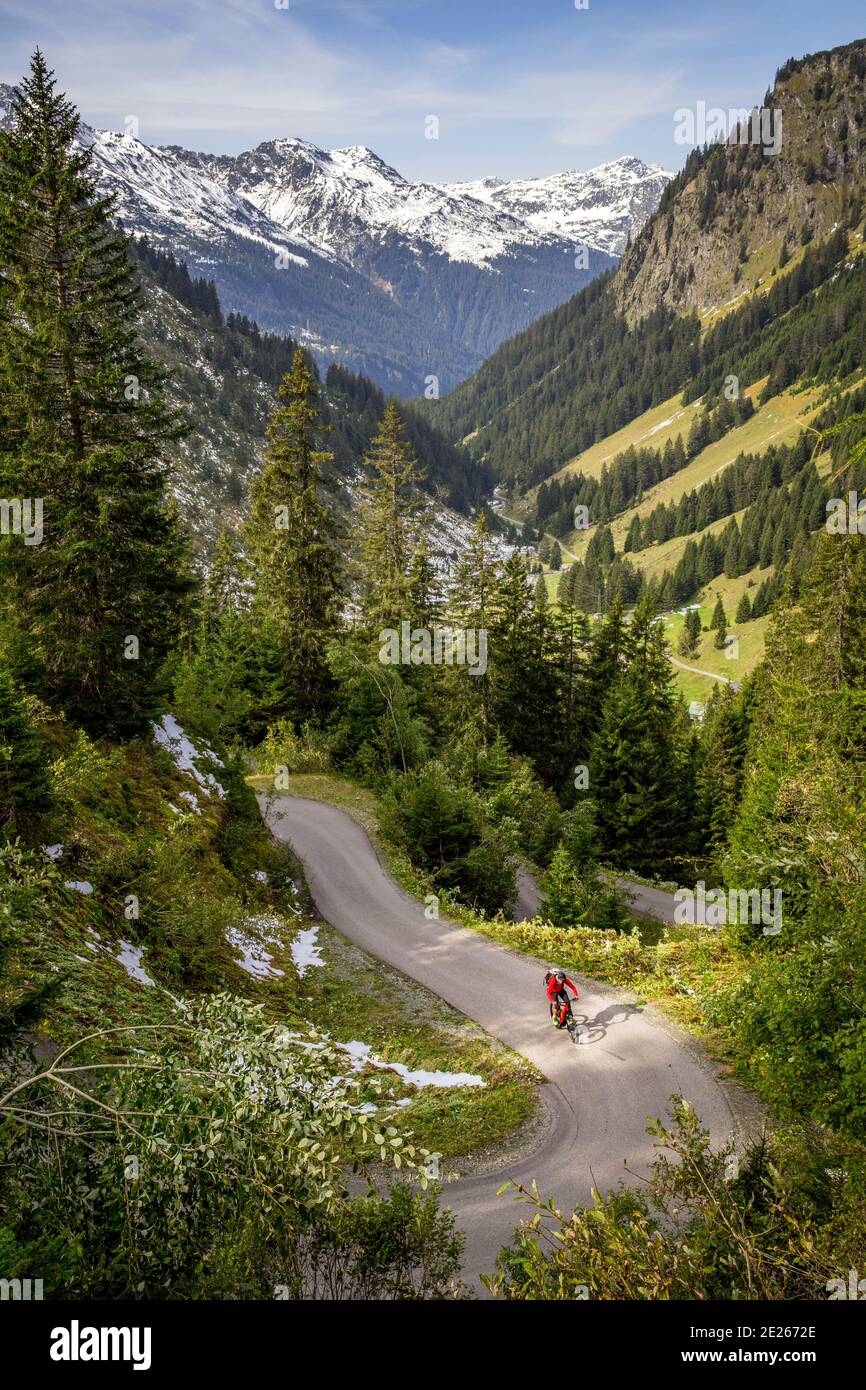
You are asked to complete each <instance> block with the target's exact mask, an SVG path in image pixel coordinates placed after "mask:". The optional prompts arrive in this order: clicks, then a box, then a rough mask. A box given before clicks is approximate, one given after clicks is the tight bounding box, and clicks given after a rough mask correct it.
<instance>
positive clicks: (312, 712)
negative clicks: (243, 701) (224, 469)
mask: <svg viewBox="0 0 866 1390" xmlns="http://www.w3.org/2000/svg"><path fill="white" fill-rule="evenodd" d="M277 394H278V398H279V403H278V404H277V406H276V407H275V408H274V410H273V412H272V413H271V417H270V423H269V425H268V448H267V452H266V455H265V461H264V466H263V468H262V471H261V473H260V474H259V475H258V477H257V478H256V479H255V481H254V482H253V485H252V488H251V491H250V499H251V510H250V520H249V523H248V525H247V542H248V550H249V554H250V558H251V562H252V568H253V582H254V612H255V613H256V614H257V615H258V616H259V618H260V619H261V620H262V622H263V623H264V624H265V625H266V626H267V628H268V629H269V630H270V632H271V633H272V634H273V640H274V644H275V647H276V650H277V652H278V654H279V660H280V664H281V668H282V671H283V682H284V691H285V699H286V703H287V708H286V712H287V713H289V714H290V715H291V716H292V717H293V718H295V719H297V720H298V721H299V722H303V721H304V720H306V719H311V718H313V717H315V716H319V715H321V712H322V708H323V702H324V703H326V702H327V698H328V694H329V691H330V689H331V684H332V681H331V675H330V671H329V669H328V666H327V664H326V660H325V648H326V644H327V642H328V640H329V638H331V637H332V636H333V635H334V634H335V633H336V631H337V630H338V628H339V624H340V606H341V598H342V562H341V555H340V548H339V541H340V530H339V525H338V523H337V520H336V518H335V516H334V512H333V509H332V507H331V506H330V505H329V502H328V500H327V492H328V490H329V488H330V483H329V480H328V478H327V476H326V474H325V471H324V470H325V466H326V464H328V463H329V462H330V461H331V459H332V458H333V455H332V454H330V453H328V452H327V451H325V450H323V449H320V448H319V447H318V437H319V435H320V434H321V433H323V432H324V431H325V430H326V429H327V426H325V425H324V424H323V422H322V418H321V412H320V405H319V383H318V380H317V378H316V376H315V375H314V372H313V370H312V368H311V366H310V363H309V362H308V361H307V358H306V355H305V353H304V351H303V349H301V348H298V349H297V351H296V352H295V355H294V358H293V360H292V367H291V371H289V372H287V374H286V375H285V377H284V378H283V381H282V384H281V385H280V389H279V391H278V393H277Z"/></svg>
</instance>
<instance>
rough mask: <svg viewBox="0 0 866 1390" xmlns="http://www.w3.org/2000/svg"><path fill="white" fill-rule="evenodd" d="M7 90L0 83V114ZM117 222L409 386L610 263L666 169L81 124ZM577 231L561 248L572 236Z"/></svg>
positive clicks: (235, 300) (330, 350)
mask: <svg viewBox="0 0 866 1390" xmlns="http://www.w3.org/2000/svg"><path fill="white" fill-rule="evenodd" d="M11 96H12V89H11V88H9V87H3V86H2V85H0V122H2V121H3V120H4V118H6V109H7V108H8V104H9V101H10V99H11ZM81 140H82V141H83V142H86V143H87V144H89V145H90V146H91V147H92V149H93V153H94V165H93V167H94V173H95V176H96V178H97V181H98V184H99V186H100V190H101V191H102V192H104V193H112V194H114V195H115V196H116V199H117V211H118V216H119V218H120V220H121V221H122V222H123V224H124V226H125V227H126V229H127V230H128V231H130V232H132V233H134V234H135V235H139V236H142V235H146V236H147V237H148V238H149V239H150V240H151V242H153V243H154V244H155V245H156V246H159V247H161V248H163V249H167V250H171V251H173V252H174V253H175V255H177V256H178V257H180V258H182V259H183V260H185V261H186V262H187V264H188V266H189V268H190V271H191V272H193V273H194V274H197V275H205V276H207V277H208V278H209V279H212V280H214V282H215V284H216V286H217V290H218V292H219V295H220V299H221V301H222V303H223V306H224V307H225V308H226V309H227V310H236V311H239V312H241V313H243V314H246V315H248V316H249V317H251V318H254V319H256V320H257V322H258V323H259V324H260V325H261V326H262V327H263V328H269V329H272V330H275V331H279V332H285V333H289V334H291V335H292V336H293V337H296V338H298V339H299V340H300V341H302V342H305V343H306V344H307V345H308V346H310V348H311V349H312V350H313V351H314V352H315V353H316V354H317V355H318V356H319V357H320V358H321V359H322V361H324V362H327V361H329V360H330V359H331V358H337V359H338V360H340V361H342V362H344V363H346V365H348V366H350V367H352V368H353V369H354V370H357V371H363V372H365V373H366V374H368V375H369V376H371V377H373V378H374V379H375V380H376V381H378V382H379V383H380V384H381V385H382V386H383V387H385V388H386V389H388V390H391V391H396V392H397V393H399V394H403V395H408V394H413V393H416V392H420V391H422V390H423V389H424V388H425V385H426V384H427V383H428V382H429V380H430V378H431V377H435V378H437V379H438V383H439V388H440V389H441V390H442V391H446V390H448V389H449V388H450V387H451V386H453V385H454V384H455V383H456V382H457V381H459V380H461V379H462V378H463V377H465V376H468V375H469V374H470V373H471V372H472V371H474V370H475V368H476V367H477V366H479V365H480V363H481V362H482V361H483V360H484V358H485V357H487V356H489V355H490V353H492V352H493V351H495V349H496V348H497V347H498V345H499V344H500V342H502V341H503V340H504V339H505V338H508V337H510V336H512V334H514V333H516V332H518V331H519V330H520V329H521V328H524V327H526V326H527V325H528V324H529V323H531V322H532V320H533V319H535V318H537V317H539V316H540V315H541V314H543V313H546V312H547V311H548V310H550V309H553V308H555V307H556V306H557V305H558V304H561V303H563V302H564V301H565V300H566V299H569V298H570V297H571V296H572V295H573V294H575V293H576V292H577V290H579V289H580V288H581V287H582V286H583V285H584V284H586V283H587V281H588V280H590V279H592V278H593V277H594V276H595V275H597V274H599V273H600V272H601V271H602V270H604V269H606V268H607V267H608V266H609V265H611V264H613V259H614V255H615V254H616V253H617V252H618V251H619V250H620V249H621V245H624V243H625V236H626V232H627V230H628V229H631V230H632V231H634V230H636V229H637V227H638V226H639V225H641V224H642V223H643V221H644V220H645V218H646V216H648V215H649V213H650V212H652V211H653V210H654V207H655V205H656V203H657V202H658V198H659V197H660V196H661V190H662V188H663V186H664V182H665V180H666V178H667V176H666V175H665V174H664V171H662V170H655V169H648V168H647V167H646V166H644V165H641V164H640V161H638V160H632V159H626V160H618V161H616V162H615V163H613V164H610V165H604V166H602V168H601V169H598V170H592V171H590V173H589V174H576V173H571V174H562V175H555V176H553V177H552V178H550V179H539V180H531V179H530V180H522V181H514V182H508V181H506V182H502V181H498V180H482V181H480V182H479V183H477V184H455V185H438V184H432V183H424V182H412V181H410V180H408V179H405V178H403V177H402V175H400V174H399V173H398V172H397V171H396V170H395V169H392V168H391V167H390V166H389V165H388V164H386V163H385V162H384V161H383V160H381V159H380V158H379V157H378V156H377V155H376V154H374V153H373V151H372V150H369V149H367V148H366V147H363V146H352V147H350V148H348V149H339V150H330V151H329V150H323V149H320V148H319V147H318V146H316V145H313V144H311V143H309V142H308V141H304V140H299V139H293V138H287V139H279V140H269V141H266V142H264V143H263V144H261V145H259V146H258V147H257V148H256V149H254V150H250V151H248V152H246V153H244V154H240V155H236V156H229V155H209V154H195V153H192V152H191V151H188V150H184V149H181V148H179V147H175V146H169V147H164V148H160V147H154V146H149V145H146V144H144V142H143V141H141V140H138V139H136V138H135V137H134V136H132V135H128V134H123V135H121V134H117V133H115V132H112V131H100V130H94V129H92V128H90V127H88V126H86V125H82V127H81ZM578 245H579V246H583V247H587V248H589V250H588V255H587V256H586V257H585V258H583V257H577V256H576V254H575V253H576V247H577V246H578Z"/></svg>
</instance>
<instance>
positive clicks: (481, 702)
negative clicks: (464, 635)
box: [444, 512, 502, 746]
mask: <svg viewBox="0 0 866 1390" xmlns="http://www.w3.org/2000/svg"><path fill="white" fill-rule="evenodd" d="M501 574H502V565H501V562H500V561H499V558H498V556H497V553H496V549H495V547H494V545H493V543H492V541H491V538H490V531H489V528H488V525H487V520H486V518H485V515H484V513H483V512H481V513H480V514H479V516H478V519H477V520H476V522H475V526H474V528H473V531H472V535H471V536H470V538H469V541H468V542H467V544H466V546H465V547H464V549H463V551H462V553H461V555H460V558H459V559H458V561H457V564H456V565H455V567H454V575H453V578H452V580H451V585H450V588H449V590H448V595H447V599H446V605H445V606H446V614H447V618H448V621H449V622H450V623H452V624H453V625H454V626H455V627H458V628H463V629H472V630H473V631H474V632H475V633H476V634H478V639H479V640H480V637H481V634H483V636H484V640H485V642H487V641H488V638H489V632H490V628H491V626H492V624H493V621H494V618H495V616H496V613H497V610H498V602H499V581H500V578H501ZM444 675H445V677H446V680H447V684H448V689H449V692H450V698H449V701H448V712H449V715H450V718H451V721H452V723H453V724H454V726H455V727H456V728H457V729H461V730H465V729H467V728H468V726H469V725H470V724H471V725H474V726H475V730H476V732H477V736H478V738H479V740H480V742H481V744H482V746H483V745H486V744H487V743H489V742H490V740H491V738H492V737H493V736H494V730H493V724H492V709H491V672H490V661H489V655H488V663H487V669H486V670H485V671H483V672H482V673H481V674H479V675H477V676H472V677H471V678H470V679H467V678H466V672H465V670H461V669H460V668H459V667H454V668H453V669H452V670H451V671H448V670H446V671H445V672H444Z"/></svg>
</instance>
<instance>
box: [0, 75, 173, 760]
mask: <svg viewBox="0 0 866 1390" xmlns="http://www.w3.org/2000/svg"><path fill="white" fill-rule="evenodd" d="M11 121H12V129H11V130H8V131H0V263H2V266H3V273H2V275H0V441H2V442H0V495H2V496H4V497H7V498H8V497H13V498H19V499H29V500H30V503H31V504H32V505H33V506H34V507H35V506H37V505H39V504H41V505H42V506H43V508H44V534H43V536H42V539H41V542H40V543H36V544H25V543H23V541H21V542H20V543H19V540H18V538H17V537H16V538H14V541H15V543H14V544H6V545H4V546H3V548H2V552H0V579H2V580H3V590H2V599H0V602H2V604H3V608H4V614H3V617H4V623H5V626H6V628H7V634H8V636H7V649H8V650H9V652H10V656H11V659H12V661H13V663H14V666H15V669H16V671H17V672H18V673H19V674H20V676H21V678H22V679H25V680H26V681H27V682H28V683H29V684H32V685H34V686H37V687H38V688H39V690H40V692H41V693H42V694H43V695H45V696H46V698H48V699H49V700H50V701H51V702H52V703H54V704H57V705H59V706H61V707H62V708H63V709H64V710H65V712H66V713H67V714H68V715H69V716H70V717H71V718H72V719H74V720H76V721H77V722H80V723H82V724H84V725H86V726H89V727H91V728H94V729H98V730H99V731H100V732H103V731H105V730H113V731H115V732H118V733H127V732H134V731H136V730H138V729H140V728H141V727H142V725H143V724H144V722H145V720H146V719H147V717H148V716H149V715H150V714H152V713H153V712H154V711H155V710H156V708H157V705H158V702H159V698H160V694H161V689H162V687H161V682H160V673H161V668H162V666H163V663H164V659H165V656H166V654H167V652H168V650H169V648H170V646H171V643H172V640H173V637H174V635H175V634H176V632H177V630H178V627H179V623H180V620H181V617H182V610H183V604H184V599H185V597H186V595H187V594H188V593H189V591H190V589H191V587H192V583H191V580H190V578H189V575H188V571H187V552H186V546H185V543H184V541H183V540H182V538H181V536H180V533H179V531H178V527H177V522H176V519H175V516H174V513H173V510H172V508H171V506H170V505H169V504H168V502H167V499H166V468H165V464H166V457H165V456H166V450H167V447H168V445H169V444H170V443H171V441H173V440H174V439H175V438H176V437H177V436H178V434H179V433H180V426H179V423H178V421H177V419H176V418H175V417H174V416H173V415H172V414H171V413H170V412H169V411H168V410H167V408H166V406H165V405H164V403H163V398H162V393H161V387H162V384H163V379H164V378H163V374H162V373H161V372H160V371H159V370H157V369H156V368H154V367H153V365H152V364H151V363H150V362H149V361H148V360H147V359H146V358H145V357H144V355H143V353H142V351H141V348H140V345H139V342H138V336H137V318H138V314H139V291H138V288H137V286H136V284H135V281H134V278H133V272H132V267H131V264H130V261H129V257H128V254H127V247H128V240H127V239H126V238H125V237H123V236H121V235H119V234H118V232H117V231H116V230H115V228H114V226H113V224H112V217H113V215H114V205H113V202H112V200H111V199H106V198H100V197H97V194H96V185H95V182H94V180H93V178H92V176H91V174H90V167H91V163H92V158H93V156H92V151H91V149H90V148H89V147H88V146H86V145H85V146H83V147H80V146H76V144H75V140H76V134H77V131H78V115H77V113H76V111H75V109H74V108H73V106H72V105H71V103H69V102H68V101H66V100H65V98H64V97H62V96H60V95H59V94H57V93H56V92H55V83H54V79H53V76H52V74H51V73H50V72H49V71H48V68H47V67H46V65H45V61H44V59H43V58H42V55H41V54H40V53H39V52H38V51H37V52H36V54H35V55H34V57H33V61H32V64H31V70H30V75H29V77H28V78H26V79H25V80H24V82H23V83H22V84H21V87H20V88H19V90H18V92H17V93H16V96H15V98H14V99H13V102H12V107H11Z"/></svg>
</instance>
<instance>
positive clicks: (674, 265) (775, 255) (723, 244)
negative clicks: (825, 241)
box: [615, 40, 866, 321]
mask: <svg viewBox="0 0 866 1390" xmlns="http://www.w3.org/2000/svg"><path fill="white" fill-rule="evenodd" d="M764 108H765V109H767V110H769V111H771V112H772V113H773V122H774V125H775V127H776V128H778V131H779V137H780V138H779V150H778V153H777V154H772V155H766V154H764V152H763V147H762V145H761V143H759V142H758V141H757V140H755V139H752V140H750V141H749V142H748V143H746V142H745V136H746V132H745V130H742V131H741V134H742V135H743V137H744V143H737V144H732V143H715V144H711V145H709V146H708V147H707V148H705V149H703V148H700V147H698V148H696V149H695V150H694V151H693V152H692V154H691V155H690V157H689V159H688V161H687V162H686V165H685V168H684V169H683V170H682V171H681V172H680V173H679V174H678V175H677V177H676V178H675V179H673V180H672V181H671V183H669V184H668V186H667V188H665V190H664V191H663V193H662V195H661V199H660V203H659V206H658V211H657V213H656V214H655V216H654V217H653V219H652V221H651V223H647V225H645V226H644V228H643V230H642V231H641V232H640V234H639V235H638V236H637V238H636V239H635V241H634V244H633V245H632V247H631V248H630V249H629V250H628V251H627V252H626V253H625V255H624V258H623V265H622V269H621V272H620V274H619V275H618V276H617V277H616V282H615V285H616V299H617V305H618V308H619V309H620V311H621V312H622V313H624V314H626V316H627V317H628V318H629V320H631V321H633V320H635V319H639V318H642V317H644V316H645V315H646V314H648V313H651V312H652V311H653V310H654V309H657V308H658V307H659V305H665V306H667V307H669V308H671V309H674V310H675V311H676V312H677V313H686V312H688V311H689V310H696V311H697V312H698V313H700V314H701V315H702V317H707V316H710V315H712V314H713V313H715V312H716V311H717V310H719V309H724V308H726V307H729V306H730V305H732V304H734V303H736V302H738V301H739V300H740V299H742V297H743V295H744V294H746V293H747V292H748V291H749V290H750V289H754V288H757V287H759V286H761V285H762V284H763V285H764V286H766V283H767V281H768V279H769V278H770V274H771V271H772V268H773V266H774V265H775V264H776V263H777V261H778V259H779V255H780V253H781V251H782V247H783V246H784V247H785V248H786V251H787V253H790V252H792V251H793V250H794V249H795V248H796V247H798V246H803V245H807V244H808V243H809V242H810V241H812V240H813V239H814V238H816V237H821V236H824V235H826V234H827V233H829V232H831V231H832V230H833V229H834V228H835V227H836V226H839V225H840V224H841V223H843V222H846V221H850V220H851V208H850V201H851V198H852V197H858V196H859V197H862V193H863V189H864V185H866V43H864V41H863V40H860V41H858V42H856V43H852V44H846V45H845V46H844V47H841V48H836V49H832V50H830V51H825V52H821V53H813V54H810V55H808V57H806V58H802V59H794V58H791V59H789V60H788V62H787V63H785V64H784V66H783V67H781V68H780V69H779V71H778V73H777V74H776V80H775V83H774V85H773V87H772V89H771V91H769V92H768V93H767V94H766V96H765V98H764ZM752 134H754V132H752Z"/></svg>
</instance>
